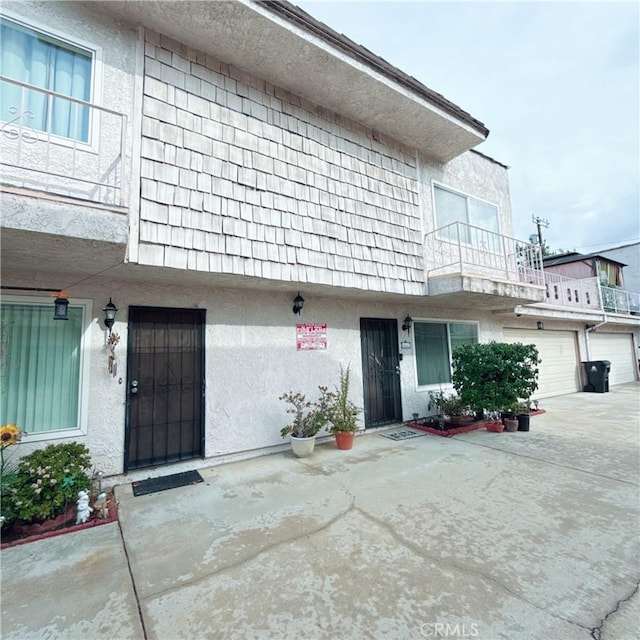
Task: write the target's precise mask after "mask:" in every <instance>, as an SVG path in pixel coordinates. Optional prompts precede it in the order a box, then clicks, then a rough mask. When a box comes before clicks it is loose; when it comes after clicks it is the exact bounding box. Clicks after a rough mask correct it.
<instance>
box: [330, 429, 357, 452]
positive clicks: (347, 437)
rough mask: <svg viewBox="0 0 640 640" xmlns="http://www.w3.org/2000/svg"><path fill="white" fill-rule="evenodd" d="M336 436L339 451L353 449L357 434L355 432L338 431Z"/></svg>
mask: <svg viewBox="0 0 640 640" xmlns="http://www.w3.org/2000/svg"><path fill="white" fill-rule="evenodd" d="M334 435H335V436H336V444H337V445H338V449H351V447H353V439H354V438H355V436H356V434H355V433H354V432H353V431H338V432H337V433H335V434H334Z"/></svg>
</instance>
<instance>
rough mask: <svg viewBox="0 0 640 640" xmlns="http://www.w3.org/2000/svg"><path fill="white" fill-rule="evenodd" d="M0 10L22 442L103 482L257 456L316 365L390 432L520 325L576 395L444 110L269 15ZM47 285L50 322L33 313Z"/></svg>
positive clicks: (494, 194)
mask: <svg viewBox="0 0 640 640" xmlns="http://www.w3.org/2000/svg"><path fill="white" fill-rule="evenodd" d="M2 11H3V18H2V75H3V78H2V104H1V105H0V106H1V109H2V112H1V114H0V115H1V117H2V120H3V121H4V124H3V125H2V126H1V132H0V135H1V136H2V143H3V155H2V181H1V182H2V186H1V187H0V188H1V197H2V284H3V287H5V289H4V292H3V305H2V327H1V328H2V338H1V343H2V355H3V361H2V367H3V369H2V394H3V398H2V400H3V402H2V415H1V419H2V422H3V423H4V422H15V423H16V424H18V426H20V427H22V428H26V429H27V430H28V431H29V432H30V436H29V439H28V441H29V442H30V443H38V442H43V441H47V442H48V441H55V440H58V439H64V438H73V439H76V440H79V441H82V442H85V443H86V444H87V445H88V446H89V448H90V450H91V454H92V457H93V460H94V462H95V464H96V466H97V467H98V468H100V469H101V470H102V471H103V472H104V473H105V474H107V475H118V474H122V473H123V472H127V471H131V470H134V469H147V468H149V467H151V466H155V465H163V464H166V463H170V462H178V461H189V462H188V463H187V464H188V465H189V466H198V465H202V464H205V463H206V464H211V463H212V462H220V461H228V460H232V459H237V458H240V457H248V456H253V455H259V454H261V453H265V452H268V451H272V450H274V449H275V448H277V447H279V446H282V440H281V439H280V437H279V430H280V428H281V426H282V425H283V424H284V423H285V422H286V421H287V420H288V416H287V414H286V412H285V407H284V405H283V403H282V402H280V401H279V400H278V397H279V396H280V395H281V394H282V393H283V392H286V391H288V390H300V391H302V392H304V393H306V394H308V395H309V396H314V395H315V392H316V389H317V385H319V384H326V385H329V386H332V385H333V384H335V383H336V382H337V380H338V375H339V368H340V365H341V364H342V365H347V364H350V365H351V367H352V372H353V380H354V382H355V384H354V393H353V399H354V401H355V402H356V403H357V404H358V405H359V406H361V407H363V408H364V414H363V422H364V426H365V427H366V428H374V427H378V426H382V425H387V424H393V423H397V422H401V421H403V420H406V419H407V418H408V417H409V416H411V414H412V413H414V412H418V413H420V414H423V415H424V414H425V413H426V412H427V406H428V401H429V391H431V390H437V389H439V388H441V387H442V386H445V387H446V386H447V385H448V384H449V383H450V376H451V367H450V357H451V351H452V349H453V348H455V347H456V346H457V345H459V344H464V343H466V342H469V341H488V340H492V339H495V340H501V339H503V338H505V337H506V338H507V339H518V340H525V339H526V340H528V339H530V338H535V339H536V341H537V342H538V341H539V340H540V339H541V338H542V336H545V337H546V336H549V335H551V333H552V332H551V331H544V332H539V331H535V330H534V331H533V332H531V331H530V329H531V328H532V327H535V321H534V320H533V318H538V317H541V318H544V319H545V325H547V326H545V329H553V330H554V331H555V332H556V333H558V334H562V339H563V340H564V342H566V343H567V345H568V344H569V343H571V345H572V348H573V349H574V359H573V367H574V369H573V370H572V371H571V372H570V374H569V377H570V378H571V379H572V381H573V382H574V384H573V385H569V386H568V389H569V390H570V391H575V390H577V389H579V388H581V386H580V375H581V374H580V367H579V364H578V362H579V360H580V358H582V359H585V355H586V354H588V353H589V351H588V349H589V347H588V345H587V342H586V340H587V334H585V332H584V322H585V320H584V319H585V318H587V319H589V318H590V319H591V321H593V322H594V323H598V322H599V321H601V319H604V317H605V316H604V315H603V311H602V309H600V310H599V311H598V312H597V313H592V312H591V310H586V311H583V310H582V308H580V309H579V310H578V311H576V309H574V308H573V307H570V308H567V309H562V310H558V309H556V306H557V305H556V304H555V303H554V301H551V302H549V301H548V300H547V295H548V293H547V292H548V287H549V283H548V282H547V283H545V280H544V273H543V270H542V262H541V257H540V253H539V248H538V247H537V246H535V245H530V244H528V243H526V242H521V241H518V240H516V239H514V238H512V213H511V205H510V199H509V187H508V177H507V169H506V167H505V166H504V165H502V164H500V163H499V162H496V161H494V160H492V159H491V158H488V157H486V156H484V155H483V154H481V153H478V152H476V151H474V150H473V147H475V146H477V145H478V144H480V143H481V142H482V141H484V140H485V139H486V137H487V135H488V130H487V129H486V127H485V126H484V125H483V124H482V123H480V122H479V121H477V120H476V119H475V118H473V117H472V116H471V115H469V114H467V113H466V112H464V111H463V110H461V109H460V108H459V107H457V106H456V105H454V104H452V103H451V102H449V101H448V100H446V99H445V98H443V97H442V96H440V95H439V94H437V93H434V92H433V91H431V90H430V89H428V88H427V87H425V86H423V85H421V84H420V83H418V82H417V81H416V80H414V79H413V78H411V77H409V76H407V75H406V74H404V73H402V72H401V71H399V70H398V69H395V68H394V67H392V66H390V65H389V64H387V63H386V62H384V61H383V60H381V59H380V58H378V57H376V56H374V55H373V54H371V53H370V52H368V51H367V50H366V49H364V48H362V47H359V46H358V45H356V44H355V43H353V42H351V41H350V40H348V39H347V38H346V37H345V36H342V35H340V34H337V33H336V32H334V31H332V30H331V29H329V28H328V27H326V26H325V25H323V24H322V23H320V22H318V21H316V20H314V19H313V18H312V17H311V16H309V15H308V14H306V13H305V12H303V11H301V10H300V9H298V8H296V7H295V6H293V5H290V4H288V3H286V2H280V1H277V2H275V1H274V2H262V3H257V2H252V1H250V0H238V1H236V2H224V3H222V2H190V3H189V11H188V13H187V12H186V11H185V8H184V4H183V3H181V2H142V1H140V2H139V1H131V2H106V3H93V2H86V3H85V2H79V3H73V2H69V3H38V2H16V3H12V2H7V3H4V4H3V10H2ZM44 70H46V73H44V72H43V71H44ZM572 282H573V281H572ZM6 287H10V288H9V289H7V288H6ZM545 287H546V289H545ZM61 289H64V290H66V292H67V295H68V297H69V300H70V307H69V320H68V321H66V322H65V321H58V320H53V319H52V300H51V298H49V297H47V296H46V295H43V293H45V294H46V293H49V292H50V291H46V292H43V291H39V290H53V291H51V293H53V295H54V297H55V296H57V295H58V294H57V293H56V292H57V291H58V290H61ZM9 292H11V293H10V294H9ZM298 295H300V296H301V297H303V298H304V307H303V309H302V312H301V313H300V315H297V314H294V313H292V304H293V300H294V298H295V297H297V296H298ZM109 300H112V301H113V302H114V303H115V304H116V305H117V306H118V313H117V316H116V320H115V324H114V326H113V331H114V332H115V333H116V334H117V335H118V336H119V342H118V344H116V345H110V344H109V343H108V340H109V332H108V330H107V328H106V327H105V324H104V313H103V307H105V306H106V304H107V303H108V301H109ZM545 301H546V302H545ZM532 304H534V305H535V307H532V306H529V305H532ZM516 308H517V309H518V310H519V309H526V311H524V312H522V313H521V314H520V311H518V313H519V314H520V315H521V316H522V317H520V318H517V317H516V314H515V312H514V309H516ZM505 313H506V314H507V315H506V316H505ZM525 314H533V318H532V317H529V316H527V317H526V318H525ZM536 314H537V315H536ZM607 317H608V318H609V319H608V320H607V322H608V323H609V326H610V327H611V328H612V329H613V330H614V331H615V333H616V337H619V336H620V335H622V336H625V335H626V336H627V339H629V338H631V340H633V339H634V338H633V337H632V336H631V333H632V331H637V326H638V323H637V319H636V318H633V317H632V316H631V315H627V316H625V317H622V316H620V317H619V315H616V317H615V318H612V317H610V316H609V315H608V314H607ZM599 319H600V320H599ZM634 323H635V324H634ZM632 327H635V328H632ZM531 334H533V335H531ZM597 335H600V329H598V332H597V333H595V334H591V342H593V336H597ZM567 336H569V338H568V339H566V338H567ZM635 339H636V340H637V338H635ZM564 342H563V344H564ZM554 354H555V352H554ZM579 354H583V355H579ZM545 358H546V352H545ZM18 372H19V373H18ZM635 375H636V372H635V370H634V376H635ZM545 376H546V372H545ZM545 385H546V382H545ZM546 386H547V387H548V388H545V390H544V393H543V394H542V395H544V394H549V395H550V394H552V393H563V392H566V391H565V386H562V385H560V386H558V387H556V386H553V385H546ZM541 397H542V396H541ZM25 446H26V447H27V448H28V447H29V446H32V445H29V444H27V445H25Z"/></svg>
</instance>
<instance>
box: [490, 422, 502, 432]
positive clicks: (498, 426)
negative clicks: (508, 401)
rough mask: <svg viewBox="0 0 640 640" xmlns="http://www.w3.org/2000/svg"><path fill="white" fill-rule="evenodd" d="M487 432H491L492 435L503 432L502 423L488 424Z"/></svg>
mask: <svg viewBox="0 0 640 640" xmlns="http://www.w3.org/2000/svg"><path fill="white" fill-rule="evenodd" d="M487 431H492V432H493V433H502V432H503V431H504V425H503V424H502V422H488V423H487Z"/></svg>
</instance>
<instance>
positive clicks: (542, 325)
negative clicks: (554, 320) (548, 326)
mask: <svg viewBox="0 0 640 640" xmlns="http://www.w3.org/2000/svg"><path fill="white" fill-rule="evenodd" d="M536 327H537V328H538V329H539V330H540V331H542V330H543V329H544V322H542V320H538V322H536Z"/></svg>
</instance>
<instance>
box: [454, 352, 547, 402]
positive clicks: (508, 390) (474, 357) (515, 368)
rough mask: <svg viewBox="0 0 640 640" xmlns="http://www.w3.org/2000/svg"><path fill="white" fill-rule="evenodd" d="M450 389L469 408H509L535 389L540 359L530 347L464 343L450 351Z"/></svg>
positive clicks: (528, 396)
mask: <svg viewBox="0 0 640 640" xmlns="http://www.w3.org/2000/svg"><path fill="white" fill-rule="evenodd" d="M452 363H453V376H452V382H453V387H454V389H455V390H456V391H457V393H458V395H459V396H460V398H461V400H462V401H463V402H464V403H466V404H468V405H469V406H471V407H474V408H477V409H487V410H489V411H494V412H495V411H503V410H505V409H512V408H513V407H514V406H515V405H516V404H517V402H518V400H519V399H520V398H530V397H531V394H532V393H533V392H534V391H535V390H536V389H537V388H538V364H540V357H539V355H538V350H537V348H536V346H535V345H533V344H521V343H513V344H510V343H503V342H488V343H482V344H466V345H463V346H461V347H458V348H457V349H456V350H455V351H454V352H453V360H452Z"/></svg>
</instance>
